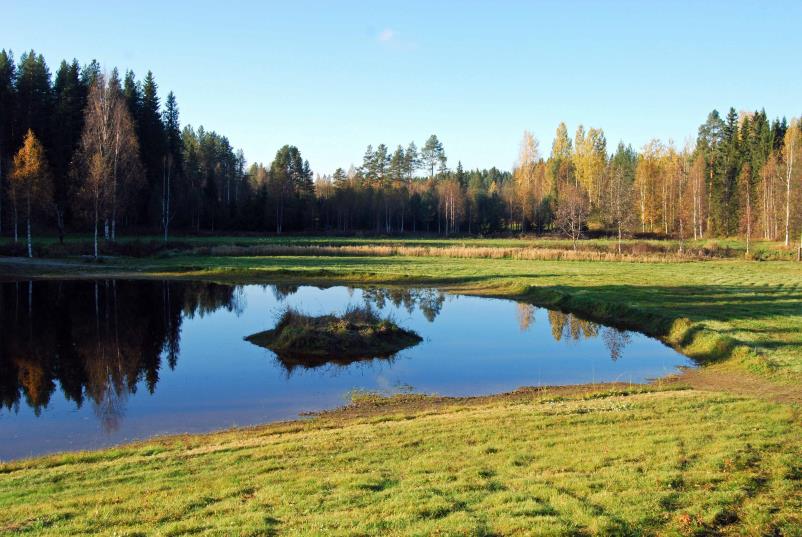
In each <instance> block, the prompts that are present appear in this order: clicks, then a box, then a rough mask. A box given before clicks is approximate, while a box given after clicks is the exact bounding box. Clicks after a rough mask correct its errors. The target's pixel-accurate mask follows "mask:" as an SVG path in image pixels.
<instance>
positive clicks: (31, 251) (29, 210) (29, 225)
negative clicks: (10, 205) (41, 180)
mask: <svg viewBox="0 0 802 537" xmlns="http://www.w3.org/2000/svg"><path fill="white" fill-rule="evenodd" d="M27 205H28V215H27V216H28V218H27V220H28V257H33V246H32V245H31V198H30V195H29V196H28V204H27Z"/></svg>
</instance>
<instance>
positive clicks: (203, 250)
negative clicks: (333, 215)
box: [191, 244, 713, 263]
mask: <svg viewBox="0 0 802 537" xmlns="http://www.w3.org/2000/svg"><path fill="white" fill-rule="evenodd" d="M191 252H192V254H195V255H204V256H215V257H260V256H261V257H283V256H288V257H295V256H312V257H346V256H351V257H394V256H402V257H451V258H462V259H515V260H527V261H624V262H639V263H666V262H674V263H681V262H688V261H699V260H703V259H711V258H713V256H711V255H710V254H709V253H706V252H705V251H704V250H701V251H695V250H694V251H690V250H688V251H685V252H682V253H680V252H670V253H669V252H664V253H654V252H652V253H646V254H644V253H632V252H628V253H621V254H619V253H617V252H611V251H603V250H572V249H562V248H539V247H483V246H447V247H431V246H400V245H343V246H328V245H289V244H265V245H253V246H236V245H218V246H201V247H197V248H194V249H193V250H192V251H191Z"/></svg>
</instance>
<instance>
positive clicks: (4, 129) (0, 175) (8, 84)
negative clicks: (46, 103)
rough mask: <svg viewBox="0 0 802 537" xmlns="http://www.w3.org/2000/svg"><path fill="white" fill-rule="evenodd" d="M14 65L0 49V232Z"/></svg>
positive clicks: (11, 124) (9, 150)
mask: <svg viewBox="0 0 802 537" xmlns="http://www.w3.org/2000/svg"><path fill="white" fill-rule="evenodd" d="M16 71H17V69H16V66H15V65H14V56H13V55H12V54H11V52H10V51H9V52H6V51H5V49H3V50H0V234H2V231H3V208H4V203H3V202H4V199H3V197H4V195H5V191H6V188H5V185H6V177H7V176H8V174H9V173H10V171H11V158H12V155H13V154H14V153H13V152H14V147H13V145H12V141H13V139H14V114H13V111H14V107H15V104H16V89H15V79H16Z"/></svg>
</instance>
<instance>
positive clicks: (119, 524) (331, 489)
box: [0, 239, 802, 536]
mask: <svg viewBox="0 0 802 537" xmlns="http://www.w3.org/2000/svg"><path fill="white" fill-rule="evenodd" d="M309 240H310V241H313V240H317V239H309ZM221 244H222V245H225V243H221ZM454 244H455V243H445V244H444V245H443V247H449V246H454ZM497 247H505V248H506V247H510V246H509V245H501V244H499V245H497ZM0 275H4V276H5V277H12V278H13V277H70V278H75V277H96V276H104V277H109V276H118V277H137V278H161V277H169V278H202V279H211V280H219V281H236V282H240V281H265V282H268V281H294V282H298V283H300V282H311V283H322V284H329V283H346V284H353V285H371V284H377V285H378V284H384V285H387V284H390V285H396V284H397V285H436V286H439V287H443V288H446V289H449V290H452V291H457V292H463V293H476V294H483V295H490V296H504V297H510V298H514V299H517V300H522V301H528V302H531V303H534V304H538V305H546V306H550V307H556V308H561V309H565V310H568V311H573V312H575V313H579V314H581V315H584V316H586V317H589V318H592V319H594V320H598V321H603V322H606V323H610V324H617V325H621V326H626V327H630V328H634V329H638V330H640V331H643V332H645V333H648V334H650V335H653V336H656V337H660V338H662V339H663V340H665V341H667V342H668V343H670V344H672V345H673V346H675V347H676V348H678V349H680V350H681V351H683V352H685V353H686V354H688V355H690V356H693V357H695V358H696V359H697V360H698V361H699V362H700V363H701V364H703V366H704V367H702V368H701V369H699V370H696V371H693V372H690V373H688V374H686V375H684V376H683V377H682V378H681V379H680V380H679V381H673V380H672V381H660V382H658V383H656V384H654V385H650V386H648V387H636V388H635V389H634V391H632V389H631V388H625V387H611V386H602V387H593V388H583V389H580V388H554V389H550V390H548V391H535V390H522V391H520V392H517V393H514V394H510V395H503V396H495V397H489V398H474V399H435V398H426V397H422V396H402V397H398V398H393V399H389V400H388V399H378V398H376V397H372V396H365V397H362V398H361V399H360V401H359V403H358V404H356V405H354V406H352V407H349V408H347V409H345V410H342V411H339V412H335V413H327V414H324V415H322V416H319V417H317V418H314V419H311V420H304V421H298V422H292V423H286V424H276V425H268V426H265V427H260V428H256V429H247V430H238V431H231V432H223V433H216V434H213V435H206V436H203V435H199V436H190V437H174V438H167V439H157V440H154V441H150V442H145V443H141V444H135V445H130V446H123V447H119V448H114V449H109V450H103V451H99V452H93V453H79V454H65V455H56V456H51V457H45V458H38V459H33V460H29V461H19V462H14V463H9V464H5V465H0V533H4V532H5V533H14V534H16V533H22V534H27V533H30V534H76V535H77V534H95V533H97V534H108V535H134V534H152V533H157V534H164V535H178V534H189V533H198V534H212V535H230V534H233V535H265V534H267V535H270V534H300V535H329V534H342V535H387V534H404V535H408V534H412V535H431V534H441V535H753V536H762V535H784V536H787V535H802V515H800V513H802V463H801V462H800V461H802V420H800V414H799V411H800V404H802V383H800V375H802V330H800V326H802V264H798V263H795V262H790V261H770V262H755V261H746V260H743V259H740V260H739V259H718V260H706V261H685V262H625V261H621V260H618V261H579V260H577V261H565V260H562V261H552V260H524V259H512V258H454V257H443V256H432V257H424V256H403V255H391V256H379V255H365V256H357V255H348V256H340V257H338V256H334V255H325V256H313V255H302V256H243V255H224V256H211V255H202V254H200V253H198V252H197V251H196V252H194V253H190V252H186V251H177V252H173V253H167V254H165V255H159V256H155V257H141V258H120V257H117V258H107V259H104V260H103V262H102V263H96V262H90V261H89V260H86V259H77V258H60V259H34V260H32V261H26V260H12V259H8V258H5V259H3V258H0ZM678 383H681V384H682V386H683V387H685V388H690V389H679V385H678ZM622 390H623V391H622Z"/></svg>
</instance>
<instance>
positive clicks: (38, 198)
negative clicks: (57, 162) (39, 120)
mask: <svg viewBox="0 0 802 537" xmlns="http://www.w3.org/2000/svg"><path fill="white" fill-rule="evenodd" d="M10 179H11V183H12V185H13V189H14V192H15V196H14V198H15V205H16V204H17V203H22V204H23V205H24V207H25V223H26V229H27V232H26V235H27V243H28V257H33V244H32V240H31V219H32V215H33V212H34V211H35V210H36V209H38V208H40V207H43V206H46V205H49V204H50V202H51V201H52V198H53V192H52V186H51V182H50V176H49V171H48V165H47V161H46V160H45V151H44V149H43V148H42V144H41V143H39V140H38V139H37V138H36V136H34V134H33V131H32V130H30V129H28V132H27V133H26V134H25V139H24V141H23V143H22V147H21V148H20V150H19V151H18V152H17V154H16V155H15V156H14V163H13V165H12V170H11V177H10Z"/></svg>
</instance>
